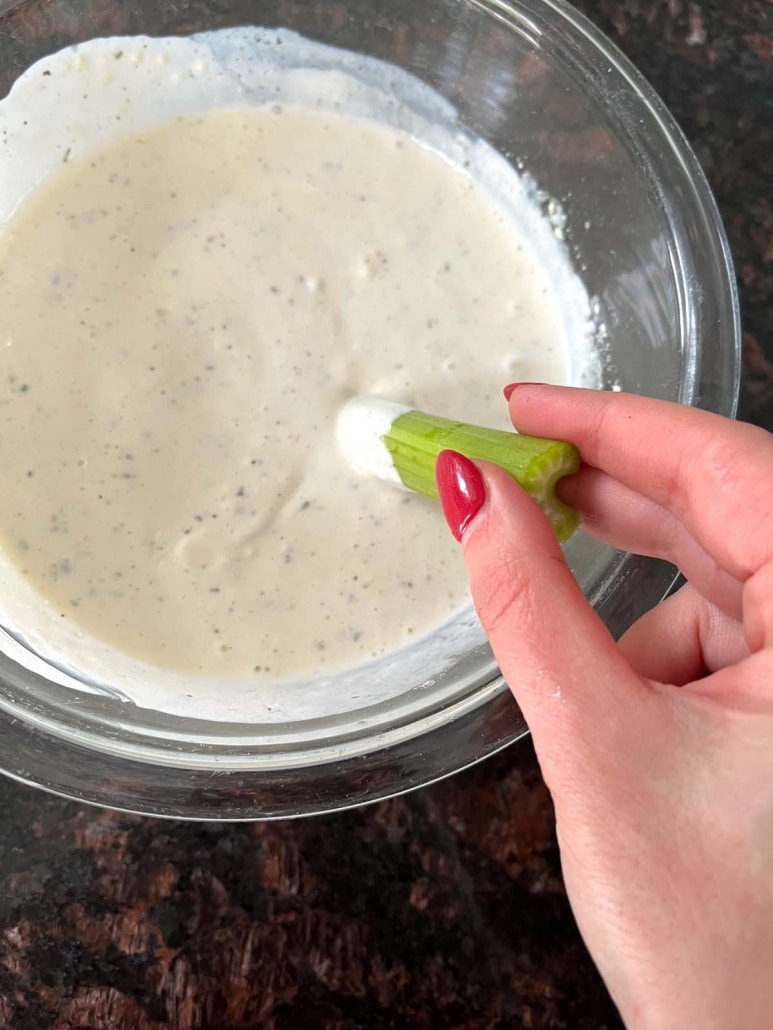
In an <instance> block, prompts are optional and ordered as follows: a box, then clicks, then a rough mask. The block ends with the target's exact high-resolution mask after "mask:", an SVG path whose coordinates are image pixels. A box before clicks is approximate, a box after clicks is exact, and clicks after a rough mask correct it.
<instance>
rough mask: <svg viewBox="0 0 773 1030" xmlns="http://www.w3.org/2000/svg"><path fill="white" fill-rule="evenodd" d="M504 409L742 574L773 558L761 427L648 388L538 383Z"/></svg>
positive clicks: (523, 428)
mask: <svg viewBox="0 0 773 1030" xmlns="http://www.w3.org/2000/svg"><path fill="white" fill-rule="evenodd" d="M510 416H511V418H512V420H513V425H514V426H515V427H516V429H518V430H519V431H520V432H522V433H529V434H530V435H532V436H545V437H550V438H552V439H558V440H568V441H570V442H571V443H573V444H575V445H576V447H577V448H578V449H579V451H580V454H581V455H582V458H583V460H584V461H585V462H586V463H588V464H589V465H593V466H595V467H596V468H600V469H603V471H604V472H606V473H608V474H609V475H610V476H613V477H614V478H615V479H618V480H619V481H620V482H622V483H625V484H626V486H629V487H631V488H632V489H634V490H637V491H639V493H641V494H643V495H644V496H645V497H649V498H650V499H651V500H653V501H657V503H658V504H661V505H663V506H664V507H665V508H667V509H669V510H670V511H672V512H674V514H675V515H676V516H677V517H678V518H679V519H680V520H681V521H682V522H683V523H684V525H685V526H686V527H687V529H688V530H689V531H690V532H691V533H692V535H693V537H694V538H695V540H696V541H698V542H699V543H700V544H701V545H702V546H703V547H704V548H705V550H706V551H708V552H709V554H711V555H712V556H713V557H714V558H715V559H716V560H717V561H718V562H720V564H721V565H722V566H723V567H724V568H725V569H726V570H727V571H728V572H729V573H730V574H731V575H733V576H735V577H737V578H738V579H740V580H742V581H743V580H745V579H747V578H748V577H749V576H750V575H752V574H753V573H754V572H755V571H756V570H757V569H759V568H760V567H761V566H762V565H763V564H764V563H765V562H766V561H769V560H771V559H772V558H773V521H772V520H771V512H772V511H773V437H771V435H770V434H769V433H766V432H765V431H764V430H763V429H759V428H757V427H756V426H751V425H746V424H744V423H740V422H733V421H732V420H731V419H728V418H724V417H722V416H720V415H714V414H711V413H710V412H706V411H699V410H697V409H695V408H687V407H684V406H682V405H679V404H672V403H669V402H668V401H657V400H652V399H650V398H648V397H636V396H632V395H630V394H621V393H605V392H601V391H598V390H581V389H576V388H572V387H560V386H541V385H536V384H535V385H532V384H523V385H522V386H519V387H518V388H517V389H516V390H514V392H513V393H512V395H511V397H510Z"/></svg>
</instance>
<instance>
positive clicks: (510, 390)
mask: <svg viewBox="0 0 773 1030" xmlns="http://www.w3.org/2000/svg"><path fill="white" fill-rule="evenodd" d="M545 385H547V384H546V383H509V384H508V385H507V386H506V387H505V388H504V390H503V391H502V393H503V394H504V395H505V400H506V401H509V400H510V398H511V397H512V396H513V394H514V393H515V391H516V390H517V389H518V387H519V386H545Z"/></svg>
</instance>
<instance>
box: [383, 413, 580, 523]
mask: <svg viewBox="0 0 773 1030" xmlns="http://www.w3.org/2000/svg"><path fill="white" fill-rule="evenodd" d="M382 440H383V442H384V444H385V446H386V448H387V450H388V451H389V453H390V455H391V457H392V461H393V463H394V466H395V469H396V471H397V473H398V475H399V476H400V479H401V480H402V482H403V484H404V485H405V486H406V487H408V488H409V489H410V490H415V491H417V492H418V493H421V494H424V495H425V496H427V497H433V498H435V499H437V496H438V493H437V486H436V484H435V462H436V461H437V457H438V455H439V454H440V452H441V451H445V450H452V451H458V452H459V453H460V454H464V455H465V457H467V458H473V459H476V458H477V459H480V460H482V461H490V462H493V463H494V464H495V465H499V466H500V468H503V469H504V470H505V471H506V472H509V473H510V475H511V476H512V477H513V479H514V480H515V481H516V482H517V483H518V484H520V486H521V487H523V489H524V490H526V492H527V493H528V494H530V496H531V497H533V498H534V500H535V501H536V502H537V503H538V504H539V506H540V507H541V508H542V510H543V511H544V512H545V514H546V515H547V517H548V519H550V522H551V525H552V526H553V530H554V532H555V534H556V536H557V537H558V539H559V541H561V543H564V542H565V541H566V540H568V539H569V537H570V536H571V535H572V533H573V532H574V531H575V529H576V528H577V526H578V524H579V521H580V520H579V516H578V514H577V512H576V511H575V510H574V509H573V508H570V507H569V506H568V505H566V504H564V503H563V502H562V501H560V500H559V499H558V497H557V496H556V492H555V486H556V483H557V482H558V480H559V479H561V477H562V476H566V475H570V474H571V473H572V472H576V471H577V469H578V468H579V467H580V455H579V453H578V451H577V448H576V447H574V446H573V445H572V444H570V443H562V442H561V441H559V440H541V439H538V438H537V437H534V436H525V435H523V434H521V433H506V432H501V431H500V430H497V429H483V428H481V427H479V426H469V425H465V424H464V423H462V422H453V421H451V420H450V419H445V418H440V417H438V416H436V415H425V414H424V413H423V412H420V411H409V412H407V413H405V414H402V415H399V416H398V417H397V418H396V419H395V420H394V422H393V423H392V425H391V428H390V429H389V432H388V433H386V434H385V435H384V436H383V437H382Z"/></svg>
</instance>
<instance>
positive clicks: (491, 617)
mask: <svg viewBox="0 0 773 1030" xmlns="http://www.w3.org/2000/svg"><path fill="white" fill-rule="evenodd" d="M540 561H541V562H551V563H552V562H557V563H558V564H560V565H562V566H563V565H564V561H563V558H562V557H560V556H558V555H544V556H542V557H541V558H540ZM537 572H538V570H536V569H534V567H533V564H532V562H530V561H528V560H525V559H524V557H523V556H522V555H520V554H512V553H510V554H498V555H497V560H496V562H495V564H494V565H493V566H492V567H491V568H490V569H489V570H488V572H487V574H486V575H485V576H484V577H482V579H481V580H480V581H479V582H478V583H477V585H476V586H475V588H474V589H473V599H474V601H475V607H476V609H477V611H478V615H479V617H480V620H481V622H482V624H483V627H484V629H485V630H486V632H487V633H488V634H490V635H492V636H496V635H500V634H505V633H513V632H514V631H520V632H521V633H523V632H524V630H527V631H528V628H529V627H530V626H532V625H533V624H534V622H535V621H536V620H537V619H538V618H539V617H540V615H541V614H542V609H543V607H544V605H545V599H544V598H541V597H540V592H539V588H538V584H539V582H540V580H541V579H542V578H543V577H542V576H539V575H537V574H536V573H537Z"/></svg>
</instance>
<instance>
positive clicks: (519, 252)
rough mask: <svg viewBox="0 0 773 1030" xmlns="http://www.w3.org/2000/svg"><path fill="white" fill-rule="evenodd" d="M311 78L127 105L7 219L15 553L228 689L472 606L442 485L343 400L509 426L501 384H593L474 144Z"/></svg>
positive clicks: (9, 551)
mask: <svg viewBox="0 0 773 1030" xmlns="http://www.w3.org/2000/svg"><path fill="white" fill-rule="evenodd" d="M162 42H166V43H167V44H168V43H169V41H162ZM177 42H178V43H179V44H180V47H181V48H182V47H183V46H184V41H177ZM185 42H187V41H185ZM82 49H85V48H82ZM319 49H320V50H323V49H325V48H319ZM115 52H117V51H115V50H114V53H115ZM163 54H164V57H165V61H164V62H162V64H163V65H167V66H168V65H169V64H171V65H172V66H173V65H174V62H175V48H174V46H173V45H168V46H167V49H166V50H164V51H163ZM97 56H100V55H99V53H97ZM178 56H180V55H178ZM81 58H82V59H83V60H86V61H89V60H92V58H91V57H90V56H89V55H88V54H87V55H85V56H84V55H83V54H81ZM112 59H113V61H114V63H115V65H116V66H118V65H120V63H121V60H123V59H124V55H122V56H121V57H120V58H119V57H115V56H113V57H112ZM59 71H61V68H60V69H59ZM112 74H113V75H116V74H118V73H117V72H116V71H115V69H113V70H112ZM200 74H201V77H202V78H205V76H204V73H203V72H201V71H200ZM296 75H297V73H296ZM212 77H213V79H215V78H216V75H215V73H214V72H213V76H212ZM129 78H130V77H129ZM298 81H300V82H301V84H303V79H302V78H301V79H296V85H297V82H298ZM215 92H217V91H216V90H215ZM298 93H300V94H302V93H303V90H302V89H301V90H296V95H295V96H293V92H292V90H290V89H289V88H288V89H287V90H286V93H285V95H282V96H281V97H280V98H279V99H267V98H265V97H259V96H258V97H250V98H249V102H248V101H246V100H245V99H244V98H243V97H233V96H227V95H223V96H222V97H221V100H222V102H221V103H218V104H209V103H207V104H204V103H201V104H199V105H197V104H195V103H194V102H193V101H192V100H191V99H190V97H187V98H186V100H185V103H181V104H180V106H179V110H178V112H177V113H176V114H175V113H173V112H171V111H169V110H166V111H164V112H162V113H163V115H164V116H165V117H161V118H159V119H158V120H155V119H153V118H148V119H147V120H146V124H145V125H141V126H136V125H135V126H129V129H130V131H128V132H126V131H117V130H116V127H115V126H114V127H113V132H112V134H111V133H104V134H103V135H104V138H102V139H99V140H98V141H96V143H97V144H98V145H95V147H92V148H91V149H88V150H86V152H84V153H82V154H73V153H72V152H70V151H68V152H67V153H66V154H64V155H63V159H62V160H61V162H60V163H59V164H58V167H57V168H56V169H55V171H53V172H52V173H51V174H49V175H48V177H47V178H46V179H45V181H44V182H42V183H41V184H40V185H39V186H38V187H37V188H36V189H34V190H33V191H32V192H30V193H29V195H28V196H27V197H26V198H25V199H24V200H23V201H22V202H21V203H20V204H19V206H18V208H17V209H16V210H15V212H14V213H13V215H12V217H10V218H9V220H8V221H7V224H6V226H5V228H4V230H3V231H2V233H0V457H1V458H2V460H1V461H0V551H1V552H2V556H3V559H4V562H5V564H6V566H11V565H12V566H13V567H14V568H15V570H16V571H17V572H18V573H19V574H20V577H21V579H22V580H23V581H24V582H25V584H26V588H27V589H28V590H29V591H31V592H32V595H34V596H36V597H37V598H39V600H40V604H41V605H42V606H43V607H44V608H45V609H46V612H47V615H48V617H49V622H50V623H53V622H54V621H56V620H59V622H60V623H61V624H62V625H66V626H68V627H72V629H73V631H74V633H75V634H76V635H77V637H78V639H81V640H84V639H86V640H90V639H94V640H96V641H99V642H101V645H103V646H106V647H107V648H108V649H113V650H114V651H115V652H118V653H119V654H121V655H124V656H128V658H129V659H132V660H134V659H136V660H138V661H139V662H142V663H145V664H147V665H149V666H153V667H161V668H166V669H168V670H173V671H174V672H177V673H185V674H187V675H192V676H193V677H203V678H208V679H210V680H212V679H216V680H220V681H223V682H225V681H234V682H235V681H239V682H241V683H244V682H245V681H251V682H253V683H254V682H260V681H263V680H265V681H276V679H277V678H280V679H281V678H288V679H294V678H298V677H309V676H314V675H317V674H318V673H320V672H324V671H326V670H335V669H340V668H345V667H349V666H355V665H357V664H359V663H362V662H363V661H367V660H370V659H373V658H375V657H378V656H379V655H383V654H385V653H388V652H390V651H392V650H394V649H396V648H400V647H401V646H403V645H404V644H405V643H406V642H408V641H410V639H411V638H413V637H416V636H419V635H421V634H425V633H427V632H428V631H430V630H431V629H432V628H433V627H436V626H438V625H440V624H442V623H443V622H444V621H445V620H446V619H448V618H449V616H450V615H451V613H453V612H455V611H458V610H459V608H460V607H461V606H463V605H464V604H465V603H466V601H467V587H466V577H465V573H464V568H463V565H462V563H461V561H460V559H459V555H458V554H457V553H456V549H455V547H454V546H453V543H452V542H451V540H450V537H449V536H448V534H447V531H446V529H445V526H444V524H443V521H442V515H441V513H440V511H439V508H438V507H437V506H436V505H434V504H433V503H432V502H430V501H427V500H425V499H423V498H420V497H416V496H413V495H410V494H407V493H404V492H402V491H399V490H397V489H391V488H389V487H387V486H385V485H384V484H383V483H380V482H377V481H370V480H366V479H360V478H358V477H356V476H355V475H353V474H352V472H351V471H350V469H349V468H348V466H347V464H346V462H345V461H344V460H342V457H341V455H340V453H339V452H338V450H337V448H336V444H335V433H334V427H335V418H336V415H337V413H338V410H339V408H340V405H341V404H342V403H343V402H344V401H345V400H346V399H347V398H349V397H350V396H352V395H354V394H377V395H382V396H386V397H390V398H392V399H394V400H397V401H403V402H406V403H409V404H411V405H412V406H415V407H418V408H422V409H424V410H428V411H432V412H435V413H437V414H440V415H446V416H449V417H457V418H463V419H465V420H466V421H471V422H476V421H477V422H480V423H482V424H488V425H492V424H495V425H501V426H503V427H504V426H505V425H506V424H507V420H506V412H505V406H504V403H503V401H502V399H501V387H502V385H503V384H504V383H505V382H507V381H509V380H511V379H534V380H543V381H553V382H569V381H571V380H572V379H573V378H575V379H576V377H577V374H576V367H575V368H573V366H572V361H571V352H570V347H569V342H568V339H567V324H566V317H565V316H566V312H565V309H562V304H561V297H560V296H558V294H557V283H556V280H555V278H554V277H553V275H552V269H551V266H550V264H549V262H545V261H544V260H543V257H542V255H541V253H540V247H539V246H536V247H535V245H534V242H533V240H532V239H531V238H530V237H529V235H528V233H527V232H525V231H524V230H525V228H526V225H525V224H524V223H521V224H519V223H518V221H517V219H516V218H514V217H513V212H512V210H508V209H507V207H506V206H505V205H504V204H503V203H502V202H501V200H500V199H498V198H497V196H496V193H495V190H494V189H492V188H489V187H487V185H486V183H485V182H483V181H482V180H481V178H480V177H477V176H476V175H474V174H472V173H471V171H470V167H469V165H470V163H471V162H470V161H469V160H468V161H466V162H459V163H456V162H454V161H452V160H450V159H449V156H451V157H453V156H454V155H453V154H452V155H449V154H448V153H443V152H439V149H438V148H437V146H436V145H435V144H436V143H437V140H436V139H435V140H433V139H430V140H429V144H430V145H427V140H426V139H424V140H423V139H422V137H421V136H418V138H416V132H415V125H409V126H408V127H407V129H408V130H409V131H405V130H404V129H402V128H401V127H400V126H399V125H397V124H395V123H394V119H392V124H389V123H388V122H389V120H388V119H382V118H379V117H377V115H378V112H375V115H374V117H373V118H369V117H367V114H368V111H367V107H366V108H364V109H363V106H362V104H361V103H360V104H359V105H358V104H352V105H349V106H350V107H351V108H352V110H347V109H346V107H347V105H346V104H341V103H333V104H330V105H328V107H327V108H326V109H325V108H321V107H320V105H319V104H316V105H312V104H309V103H304V102H303V99H304V98H303V96H300V97H299V96H298ZM338 96H339V97H340V87H339V89H338ZM299 99H300V102H298V100H299ZM361 99H362V98H360V100H361ZM167 103H168V102H167ZM410 130H413V131H410ZM433 131H434V132H437V129H436V128H435V129H433ZM428 135H430V134H429V133H428ZM453 146H455V147H457V148H459V147H460V144H459V141H458V140H456V141H455V142H454V144H453ZM465 163H466V164H467V165H468V167H464V164H465ZM500 172H501V169H500ZM543 247H544V241H543ZM556 249H558V248H557V246H556ZM30 596H31V595H30ZM6 603H7V599H6ZM25 603H26V604H29V601H28V600H27V601H25ZM21 629H22V631H23V629H24V627H23V626H22V627H21ZM43 635H44V636H45V632H44V634H43ZM70 658H71V659H72V656H70ZM75 660H76V664H77V655H76V656H75Z"/></svg>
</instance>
